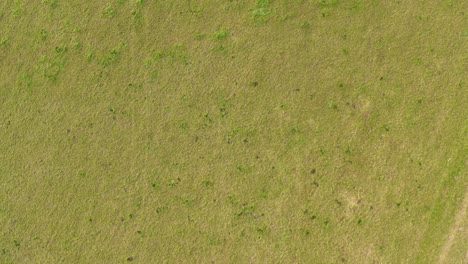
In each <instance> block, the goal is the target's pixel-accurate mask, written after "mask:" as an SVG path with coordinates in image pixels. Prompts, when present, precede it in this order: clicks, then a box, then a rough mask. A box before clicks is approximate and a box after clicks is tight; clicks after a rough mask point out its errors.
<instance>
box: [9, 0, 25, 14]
mask: <svg viewBox="0 0 468 264" xmlns="http://www.w3.org/2000/svg"><path fill="white" fill-rule="evenodd" d="M23 12H24V10H23V3H21V2H20V1H18V0H15V1H14V2H13V10H12V12H11V14H12V15H13V16H14V17H20V16H21V15H22V14H23Z"/></svg>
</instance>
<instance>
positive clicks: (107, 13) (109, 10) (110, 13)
mask: <svg viewBox="0 0 468 264" xmlns="http://www.w3.org/2000/svg"><path fill="white" fill-rule="evenodd" d="M102 14H103V16H104V17H107V18H112V17H114V16H115V9H114V7H112V5H111V4H107V5H106V7H105V8H104V11H103V12H102Z"/></svg>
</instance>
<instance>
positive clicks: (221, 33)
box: [214, 28, 229, 40]
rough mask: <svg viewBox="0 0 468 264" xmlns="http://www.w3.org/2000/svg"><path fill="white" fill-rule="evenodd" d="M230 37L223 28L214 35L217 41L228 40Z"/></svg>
mask: <svg viewBox="0 0 468 264" xmlns="http://www.w3.org/2000/svg"><path fill="white" fill-rule="evenodd" d="M228 36H229V32H228V31H227V30H226V29H224V28H222V29H220V30H218V31H216V32H215V33H214V38H215V39H216V40H223V39H226V38H227V37H228Z"/></svg>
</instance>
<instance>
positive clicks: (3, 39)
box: [0, 36, 10, 48]
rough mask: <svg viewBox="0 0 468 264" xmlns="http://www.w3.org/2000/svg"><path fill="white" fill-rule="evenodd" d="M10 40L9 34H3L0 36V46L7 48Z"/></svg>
mask: <svg viewBox="0 0 468 264" xmlns="http://www.w3.org/2000/svg"><path fill="white" fill-rule="evenodd" d="M9 42H10V38H9V37H8V36H2V37H1V38H0V47H1V48H5V47H7V46H9V45H8V44H9Z"/></svg>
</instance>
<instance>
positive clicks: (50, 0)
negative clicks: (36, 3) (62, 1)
mask: <svg viewBox="0 0 468 264" xmlns="http://www.w3.org/2000/svg"><path fill="white" fill-rule="evenodd" d="M41 3H42V4H44V5H47V6H48V7H50V8H51V9H55V8H57V7H58V0H42V1H41Z"/></svg>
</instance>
